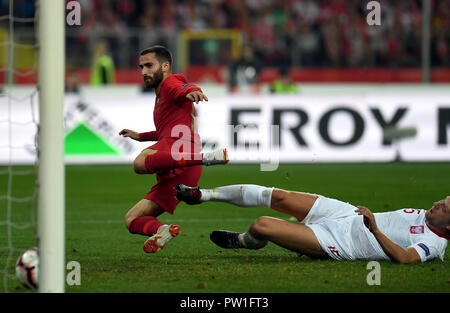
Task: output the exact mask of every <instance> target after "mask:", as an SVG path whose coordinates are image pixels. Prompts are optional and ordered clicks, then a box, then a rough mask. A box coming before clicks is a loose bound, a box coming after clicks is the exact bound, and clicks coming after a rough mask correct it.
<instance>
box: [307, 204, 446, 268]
mask: <svg viewBox="0 0 450 313" xmlns="http://www.w3.org/2000/svg"><path fill="white" fill-rule="evenodd" d="M356 209H357V208H356V207H355V206H353V205H351V204H348V203H345V202H342V201H339V200H335V199H330V198H325V197H322V196H320V197H319V198H318V199H317V201H316V202H315V203H314V205H313V207H312V208H311V210H310V212H309V213H308V215H307V216H306V217H305V219H304V220H303V221H302V222H303V223H305V225H306V226H308V227H310V228H311V229H312V230H313V232H314V233H315V235H316V237H317V239H318V240H319V243H320V245H321V247H322V249H323V250H324V251H325V252H327V253H328V254H329V255H330V256H331V257H332V258H334V259H337V260H380V259H381V260H383V259H384V260H390V259H389V257H388V256H387V255H386V253H385V252H384V251H383V248H382V247H381V246H380V244H379V243H378V241H377V240H376V238H375V236H374V235H373V234H372V233H371V232H370V231H369V229H368V228H367V227H366V226H365V225H364V221H363V216H361V215H358V214H357V213H356V212H355V210H356ZM374 216H375V220H376V223H377V226H378V228H379V229H380V230H381V231H382V232H383V233H384V234H385V235H386V236H387V237H388V238H389V239H391V240H392V241H394V242H395V243H396V244H398V245H399V246H401V247H403V248H408V247H413V248H414V249H415V250H416V251H417V253H418V254H419V255H420V259H421V261H422V262H425V261H428V260H431V259H435V258H438V259H440V260H442V261H443V260H444V254H445V249H446V247H447V239H445V238H442V237H440V236H439V235H438V234H436V233H434V232H433V231H432V230H431V229H430V228H429V227H428V226H427V225H426V223H425V210H418V209H402V210H398V211H392V212H386V213H374Z"/></svg>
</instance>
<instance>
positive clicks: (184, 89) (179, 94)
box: [169, 81, 202, 101]
mask: <svg viewBox="0 0 450 313" xmlns="http://www.w3.org/2000/svg"><path fill="white" fill-rule="evenodd" d="M169 88H170V89H169V95H170V97H171V98H172V99H173V100H176V101H179V100H185V98H186V95H187V94H188V93H190V92H193V91H202V90H201V88H200V87H198V86H196V85H194V84H191V83H183V82H181V81H176V82H175V83H173V84H170V86H169Z"/></svg>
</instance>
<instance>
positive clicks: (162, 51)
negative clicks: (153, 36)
mask: <svg viewBox="0 0 450 313" xmlns="http://www.w3.org/2000/svg"><path fill="white" fill-rule="evenodd" d="M149 53H154V54H155V57H156V59H158V62H159V63H161V64H162V63H164V62H169V65H170V67H172V54H171V53H170V51H169V49H167V48H166V47H164V46H159V45H156V46H152V47H150V48H146V49H144V50H142V51H141V53H140V54H139V55H145V54H149Z"/></svg>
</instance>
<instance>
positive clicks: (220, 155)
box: [202, 149, 230, 166]
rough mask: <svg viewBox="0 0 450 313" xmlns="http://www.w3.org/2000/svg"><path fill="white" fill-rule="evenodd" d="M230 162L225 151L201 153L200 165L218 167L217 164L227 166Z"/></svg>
mask: <svg viewBox="0 0 450 313" xmlns="http://www.w3.org/2000/svg"><path fill="white" fill-rule="evenodd" d="M228 162H230V160H229V159H228V152H227V149H220V150H216V151H211V152H205V153H203V158H202V164H203V165H206V166H209V165H218V164H227V163H228Z"/></svg>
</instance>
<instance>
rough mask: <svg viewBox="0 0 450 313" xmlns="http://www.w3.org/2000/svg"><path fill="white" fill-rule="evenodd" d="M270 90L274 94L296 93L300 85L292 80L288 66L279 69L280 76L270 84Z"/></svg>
mask: <svg viewBox="0 0 450 313" xmlns="http://www.w3.org/2000/svg"><path fill="white" fill-rule="evenodd" d="M270 92H271V93H274V94H296V93H298V86H297V84H296V83H295V82H293V81H292V79H291V77H290V76H289V71H288V69H287V68H285V67H282V68H281V69H279V74H278V77H277V78H276V79H275V80H274V81H273V82H272V84H271V85H270Z"/></svg>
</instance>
